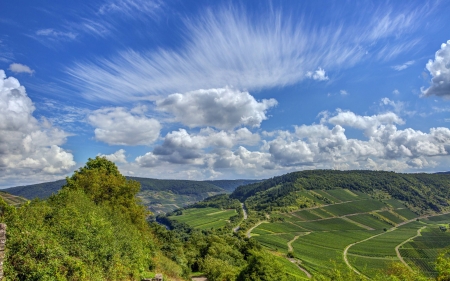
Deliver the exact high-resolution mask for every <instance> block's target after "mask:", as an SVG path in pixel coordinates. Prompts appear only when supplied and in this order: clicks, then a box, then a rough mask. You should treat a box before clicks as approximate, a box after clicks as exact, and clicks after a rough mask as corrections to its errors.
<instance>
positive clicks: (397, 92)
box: [392, 89, 400, 95]
mask: <svg viewBox="0 0 450 281" xmlns="http://www.w3.org/2000/svg"><path fill="white" fill-rule="evenodd" d="M392 93H393V94H394V95H399V94H400V91H399V90H397V89H395V90H393V91H392Z"/></svg>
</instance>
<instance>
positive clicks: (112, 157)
mask: <svg viewBox="0 0 450 281" xmlns="http://www.w3.org/2000/svg"><path fill="white" fill-rule="evenodd" d="M98 156H100V157H105V158H106V159H108V160H109V161H112V162H114V163H127V157H126V155H125V150H124V149H119V150H117V151H116V152H114V153H113V154H107V155H105V154H98Z"/></svg>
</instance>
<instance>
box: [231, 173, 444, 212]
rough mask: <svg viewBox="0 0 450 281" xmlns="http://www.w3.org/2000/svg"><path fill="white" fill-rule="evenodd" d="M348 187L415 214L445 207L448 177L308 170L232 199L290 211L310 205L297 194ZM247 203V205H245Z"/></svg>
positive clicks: (245, 189)
mask: <svg viewBox="0 0 450 281" xmlns="http://www.w3.org/2000/svg"><path fill="white" fill-rule="evenodd" d="M334 188H347V189H350V190H353V191H360V192H364V193H368V194H373V195H374V194H377V193H380V192H381V193H388V194H389V195H390V196H392V197H393V198H395V199H398V200H401V201H403V202H405V203H406V204H408V206H409V207H410V208H412V209H414V210H415V211H418V212H427V211H442V210H445V209H447V208H448V206H449V202H450V201H449V198H450V175H448V174H399V173H394V172H382V171H335V170H311V171H301V172H294V173H289V174H286V175H283V176H279V177H274V178H271V179H268V180H266V181H263V182H261V183H254V184H250V185H246V186H240V187H238V188H237V189H236V190H235V191H234V192H233V193H232V194H231V197H232V198H236V199H238V200H240V201H246V200H247V201H246V205H248V206H249V208H250V206H252V207H254V208H256V209H259V210H261V209H264V210H270V209H273V208H275V209H277V208H279V209H282V208H285V209H292V208H300V207H301V206H300V205H301V204H306V205H309V204H310V203H311V202H308V200H306V199H305V198H302V197H301V196H299V195H298V194H296V192H297V191H301V190H311V189H334ZM247 203H248V204H247Z"/></svg>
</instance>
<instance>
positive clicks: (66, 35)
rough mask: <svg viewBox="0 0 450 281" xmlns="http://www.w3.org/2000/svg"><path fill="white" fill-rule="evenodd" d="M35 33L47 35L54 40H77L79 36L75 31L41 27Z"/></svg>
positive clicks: (42, 35) (41, 35)
mask: <svg viewBox="0 0 450 281" xmlns="http://www.w3.org/2000/svg"><path fill="white" fill-rule="evenodd" d="M35 34H36V35H37V36H40V37H46V38H50V39H54V40H75V39H76V38H77V34H76V33H74V32H63V31H57V30H54V29H53V28H46V29H39V30H37V31H36V33H35Z"/></svg>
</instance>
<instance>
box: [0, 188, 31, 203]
mask: <svg viewBox="0 0 450 281" xmlns="http://www.w3.org/2000/svg"><path fill="white" fill-rule="evenodd" d="M0 196H1V197H2V198H3V200H5V202H6V203H7V204H9V205H13V206H19V205H20V204H23V203H25V202H27V201H28V200H27V199H25V198H23V197H20V196H15V195H12V194H9V193H6V192H1V191H0Z"/></svg>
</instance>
